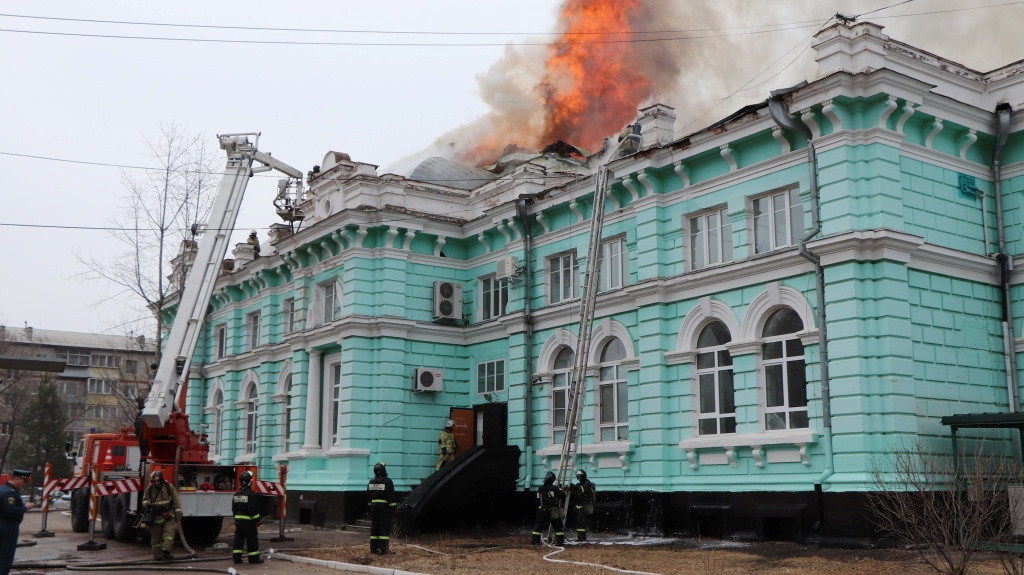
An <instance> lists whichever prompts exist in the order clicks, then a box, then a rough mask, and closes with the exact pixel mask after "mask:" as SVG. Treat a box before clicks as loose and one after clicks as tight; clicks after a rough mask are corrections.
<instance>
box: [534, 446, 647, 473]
mask: <svg viewBox="0 0 1024 575" xmlns="http://www.w3.org/2000/svg"><path fill="white" fill-rule="evenodd" d="M632 451H633V442H631V441H606V442H602V443H585V444H582V445H577V446H576V455H586V456H587V457H589V458H590V466H591V468H595V467H597V459H598V457H599V456H601V455H607V454H617V455H618V456H619V458H618V459H619V464H620V467H622V470H623V471H626V470H627V469H629V454H630V453H631V452H632ZM537 455H539V456H540V457H543V458H545V459H547V458H555V457H560V456H561V455H562V446H561V445H549V446H547V447H542V448H541V449H538V450H537Z"/></svg>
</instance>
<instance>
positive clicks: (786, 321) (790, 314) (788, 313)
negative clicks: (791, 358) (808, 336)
mask: <svg viewBox="0 0 1024 575" xmlns="http://www.w3.org/2000/svg"><path fill="white" fill-rule="evenodd" d="M803 328H804V322H803V320H802V319H800V315H799V314H797V313H796V312H795V311H793V310H791V309H789V308H788V307H784V308H782V309H779V310H776V311H775V312H774V313H772V315H770V316H769V317H768V321H766V322H765V324H764V333H763V334H762V335H763V336H764V337H771V336H775V335H783V334H787V333H796V332H798V331H800V330H802V329H803Z"/></svg>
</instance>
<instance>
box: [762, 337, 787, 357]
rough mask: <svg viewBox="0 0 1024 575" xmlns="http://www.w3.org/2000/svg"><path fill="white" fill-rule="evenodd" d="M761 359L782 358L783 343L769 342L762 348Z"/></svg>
mask: <svg viewBox="0 0 1024 575" xmlns="http://www.w3.org/2000/svg"><path fill="white" fill-rule="evenodd" d="M761 357H762V358H763V359H779V358H780V357H782V342H781V341H769V342H767V343H765V344H764V345H762V346H761Z"/></svg>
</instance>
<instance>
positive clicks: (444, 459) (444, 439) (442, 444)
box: [434, 419, 459, 471]
mask: <svg viewBox="0 0 1024 575" xmlns="http://www.w3.org/2000/svg"><path fill="white" fill-rule="evenodd" d="M454 427H455V420H454V419H449V420H448V421H446V422H445V423H444V429H443V430H442V431H441V435H439V436H438V437H437V446H438V454H437V465H435V466H434V470H435V471H436V470H438V469H441V468H442V467H444V466H445V465H447V464H448V463H451V462H452V461H454V460H455V452H456V451H458V450H459V445H458V444H457V443H455V432H454V431H453V428H454Z"/></svg>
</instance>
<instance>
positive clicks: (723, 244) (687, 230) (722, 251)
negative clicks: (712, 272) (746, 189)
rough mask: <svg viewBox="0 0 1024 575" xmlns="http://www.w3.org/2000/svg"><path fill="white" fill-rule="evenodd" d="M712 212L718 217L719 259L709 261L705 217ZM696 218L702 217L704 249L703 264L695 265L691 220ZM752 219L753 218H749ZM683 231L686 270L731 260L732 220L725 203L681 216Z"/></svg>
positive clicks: (701, 268) (708, 266) (694, 269)
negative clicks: (712, 261) (713, 261)
mask: <svg viewBox="0 0 1024 575" xmlns="http://www.w3.org/2000/svg"><path fill="white" fill-rule="evenodd" d="M750 205H751V208H753V200H751V204H750ZM712 214H718V217H719V223H718V225H719V228H718V230H719V234H718V236H719V237H718V244H719V245H718V255H719V259H720V261H718V262H715V263H710V262H708V261H707V259H708V247H709V245H708V227H707V221H706V219H707V217H708V216H710V215H712ZM697 218H703V219H704V220H705V222H704V224H705V225H704V231H703V233H702V235H701V239H702V243H703V249H704V259H705V262H704V265H702V266H699V267H698V266H696V265H695V264H694V262H693V220H694V219H697ZM751 221H753V220H751ZM683 232H684V241H683V244H684V247H683V249H684V250H685V252H684V258H683V259H684V260H685V261H686V270H687V271H691V272H692V271H698V270H704V269H708V268H711V267H715V266H720V265H723V264H727V263H729V262H731V261H733V253H732V222H731V221H730V220H729V208H728V206H725V205H718V206H713V207H711V208H709V209H706V210H700V211H697V212H693V213H690V214H686V215H685V216H683Z"/></svg>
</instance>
